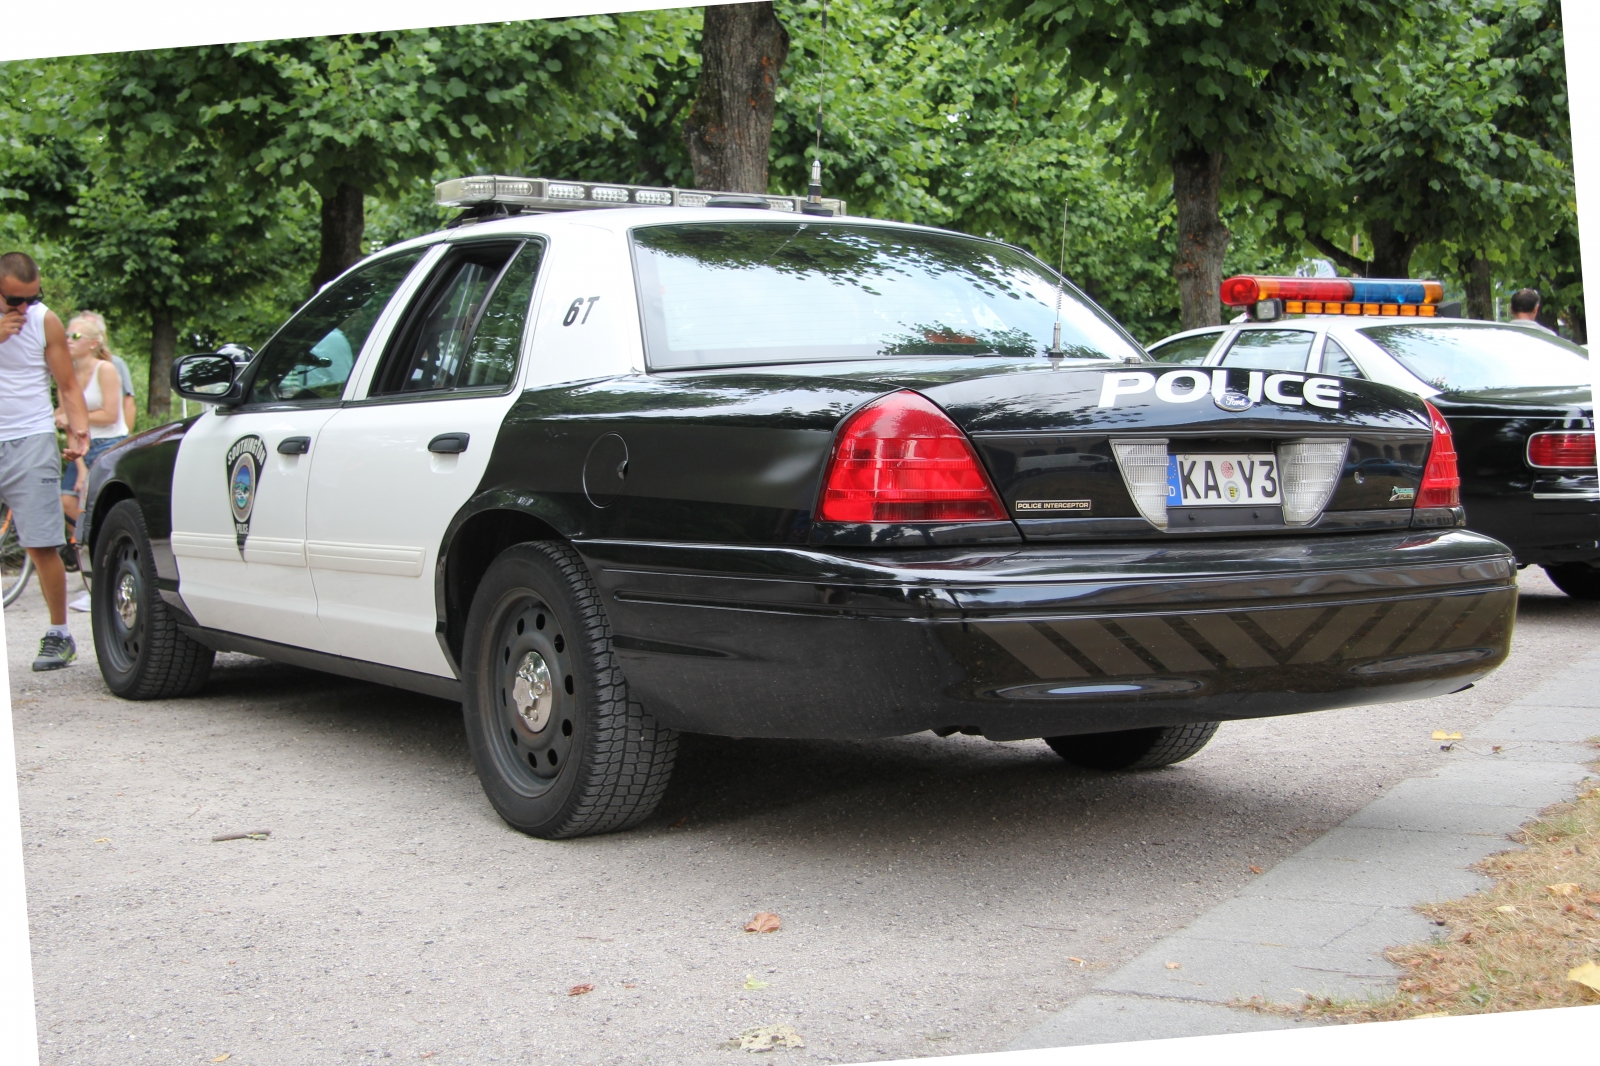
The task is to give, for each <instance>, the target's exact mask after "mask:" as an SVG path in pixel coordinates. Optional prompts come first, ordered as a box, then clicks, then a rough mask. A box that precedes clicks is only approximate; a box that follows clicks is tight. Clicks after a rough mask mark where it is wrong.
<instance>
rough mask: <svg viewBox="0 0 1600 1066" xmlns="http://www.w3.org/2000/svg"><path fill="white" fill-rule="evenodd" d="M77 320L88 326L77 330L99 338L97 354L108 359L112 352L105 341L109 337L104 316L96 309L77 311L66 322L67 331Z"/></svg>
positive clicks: (69, 330)
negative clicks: (70, 319) (69, 320)
mask: <svg viewBox="0 0 1600 1066" xmlns="http://www.w3.org/2000/svg"><path fill="white" fill-rule="evenodd" d="M79 322H81V323H83V324H84V325H85V326H88V327H89V328H88V329H83V330H79V332H81V333H87V334H90V335H91V336H98V337H99V338H100V350H99V352H98V353H97V354H98V355H99V357H100V358H101V359H105V360H108V361H109V360H110V358H111V354H112V353H111V345H110V344H108V343H107V341H108V340H109V338H108V337H107V335H106V320H105V316H104V315H102V314H100V312H98V311H79V312H78V313H77V314H75V315H73V316H72V321H71V322H68V323H67V327H68V332H71V327H72V326H73V324H74V323H79Z"/></svg>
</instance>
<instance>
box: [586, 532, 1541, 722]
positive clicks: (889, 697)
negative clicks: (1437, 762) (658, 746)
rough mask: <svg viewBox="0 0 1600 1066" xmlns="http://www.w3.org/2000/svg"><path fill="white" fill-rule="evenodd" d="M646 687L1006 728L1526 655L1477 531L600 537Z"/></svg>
mask: <svg viewBox="0 0 1600 1066" xmlns="http://www.w3.org/2000/svg"><path fill="white" fill-rule="evenodd" d="M574 547H575V548H577V549H578V550H579V551H580V552H581V553H582V554H583V555H584V557H585V558H586V560H587V561H588V563H589V565H590V568H591V570H592V572H593V573H594V576H595V578H596V580H597V582H598V583H599V585H600V588H601V592H602V594H603V596H604V599H605V604H606V609H607V611H608V613H609V615H610V619H611V625H612V631H613V635H614V637H615V641H616V645H617V649H618V655H619V656H620V658H621V660H622V663H623V669H624V672H625V674H626V675H627V678H628V681H629V685H630V687H631V688H632V690H633V692H634V694H635V695H636V696H637V697H638V698H639V699H640V700H641V701H642V702H643V703H644V704H645V706H646V708H647V709H648V710H649V711H650V712H651V713H653V714H655V715H656V716H657V717H658V718H660V719H661V720H662V721H664V722H665V723H666V724H668V725H671V726H674V727H676V728H679V729H684V730H688V731H692V732H703V733H718V734H725V735H734V736H764V737H795V738H801V737H818V738H820V737H877V736H896V735H901V734H906V733H914V732H918V731H921V730H924V729H930V728H933V729H937V728H948V727H958V728H966V729H969V730H976V731H981V732H983V733H984V734H985V735H987V736H990V737H992V738H995V739H1016V738H1023V737H1037V736H1057V735H1065V734H1069V733H1084V732H1099V731H1104V730H1112V729H1130V728H1139V727H1144V726H1151V725H1174V724H1179V723H1183V722H1194V721H1219V720H1225V719H1231V718H1255V717H1267V716H1271V715H1281V714H1295V713H1299V712H1303V711H1313V710H1322V709H1326V708H1331V707H1341V706H1350V705H1354V704H1363V703H1378V702H1385V701H1392V700H1403V699H1414V698H1418V697H1423V696H1432V695H1438V694H1441V693H1445V692H1450V691H1454V690H1456V689H1458V688H1460V687H1462V686H1463V685H1466V684H1467V683H1469V682H1471V681H1473V680H1475V679H1476V678H1479V677H1481V676H1483V675H1484V674H1486V673H1488V672H1489V671H1491V670H1493V669H1494V668H1495V667H1496V666H1498V665H1499V664H1500V662H1502V661H1503V660H1504V658H1505V656H1506V652H1507V650H1508V648H1509V644H1510V639H1511V630H1512V624H1513V619H1514V615H1515V610H1516V586H1515V578H1514V575H1515V569H1514V563H1513V560H1512V558H1511V555H1510V553H1509V552H1508V551H1507V550H1506V548H1505V547H1504V546H1503V545H1501V544H1499V543H1497V542H1496V541H1493V540H1490V539H1489V538H1487V537H1483V536H1480V535H1478V534H1475V533H1471V532H1468V531H1465V530H1441V531H1438V532H1426V533H1424V532H1417V531H1411V532H1394V533H1367V534H1352V535H1349V536H1322V537H1303V538H1295V539H1279V538H1271V539H1270V540H1269V539H1255V540H1249V541H1203V542H1202V541H1190V542H1182V543H1179V542H1168V543H1164V544H1140V545H1133V546H1083V545H1074V546H1071V547H1065V546H1063V547H1048V548H1043V547H1035V548H1020V549H1014V550H991V551H983V550H978V549H946V550H926V549H924V550H920V551H915V552H910V551H907V552H893V553H884V552H877V553H874V552H861V553H847V552H820V551H810V550H805V549H797V548H782V547H743V546H721V545H703V544H670V543H638V542H619V541H582V542H577V543H575V544H574Z"/></svg>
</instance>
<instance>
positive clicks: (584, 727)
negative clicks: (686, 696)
mask: <svg viewBox="0 0 1600 1066" xmlns="http://www.w3.org/2000/svg"><path fill="white" fill-rule="evenodd" d="M465 644H466V647H465V649H464V652H465V654H464V655H463V665H464V669H463V679H462V680H463V689H464V691H463V695H464V699H463V701H462V711H463V714H464V717H465V721H466V730H467V744H468V746H469V747H470V749H471V751H472V760H473V763H474V764H475V765H476V767H477V771H478V780H479V781H480V782H481V783H482V784H483V791H484V793H485V794H486V795H487V796H488V797H489V802H490V803H492V804H493V805H494V809H495V810H496V811H498V812H499V814H500V817H502V818H504V819H505V820H506V822H508V823H509V824H510V825H511V826H513V827H514V828H516V829H520V830H521V831H522V832H524V833H528V834H530V835H532V836H537V837H545V838H547V839H552V840H554V839H562V838H567V837H579V836H589V835H591V834H594V833H607V832H612V831H614V830H618V829H627V828H629V827H631V826H634V825H637V824H638V823H639V822H641V821H643V820H644V819H645V818H646V817H648V816H649V815H650V813H651V812H652V811H654V810H655V808H656V805H657V804H658V803H660V802H661V796H662V794H663V793H664V792H665V791H666V787H667V780H668V778H669V777H670V776H671V774H672V764H673V760H674V759H675V758H676V756H677V750H678V738H677V734H676V733H674V732H673V731H672V730H670V729H667V728H666V727H664V726H662V725H660V724H658V723H657V722H656V721H655V719H654V718H652V717H651V716H650V715H648V714H646V713H644V709H643V708H642V707H640V706H639V704H637V703H635V702H633V701H632V700H631V699H629V696H628V684H627V682H626V681H625V680H624V679H623V676H622V668H621V666H620V665H619V664H618V662H617V658H616V654H615V652H614V651H613V650H612V647H611V627H610V624H609V623H608V621H607V620H606V614H605V610H604V608H603V607H602V605H601V602H600V594H599V590H598V589H596V588H595V586H594V582H593V581H592V580H591V579H590V577H589V572H588V569H587V567H585V566H584V563H583V560H582V559H581V558H579V556H578V553H577V552H575V551H573V550H572V549H571V548H570V547H568V546H567V545H566V544H562V543H558V542H553V541H536V542H533V543H529V544H519V545H516V546H515V547H512V548H508V549H506V550H505V551H504V552H503V553H501V555H500V556H499V557H498V558H497V559H495V561H494V562H493V563H492V564H490V566H489V570H488V572H487V573H486V574H484V577H483V583H482V584H481V585H479V586H478V591H477V595H476V596H474V598H473V601H472V610H471V611H470V613H469V614H468V617H467V630H466V642H465Z"/></svg>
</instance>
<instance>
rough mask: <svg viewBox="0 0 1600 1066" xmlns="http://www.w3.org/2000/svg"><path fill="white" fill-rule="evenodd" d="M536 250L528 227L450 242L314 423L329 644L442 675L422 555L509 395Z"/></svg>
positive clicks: (321, 602) (318, 564)
mask: <svg viewBox="0 0 1600 1066" xmlns="http://www.w3.org/2000/svg"><path fill="white" fill-rule="evenodd" d="M542 254H543V244H542V242H541V241H539V240H537V239H515V240H505V239H500V240H489V239H474V240H463V241H459V242H456V243H455V244H454V246H453V247H451V249H450V250H449V251H448V252H447V253H446V254H445V255H444V256H443V257H442V258H441V259H440V260H439V261H438V262H437V263H436V264H435V265H434V266H433V268H432V269H431V270H430V271H429V274H428V278H427V280H426V281H425V282H424V283H423V284H422V285H421V286H420V287H419V288H418V290H417V293H416V295H415V296H414V297H413V299H412V300H411V303H410V306H409V307H408V308H407V309H406V311H405V313H404V315H403V316H402V317H401V318H400V319H399V320H398V322H397V324H396V326H395V329H394V331H393V333H392V334H391V336H390V338H389V341H388V343H387V344H386V345H385V349H384V352H383V354H382V357H381V359H380V360H379V361H378V363H377V365H376V367H375V368H374V370H373V372H372V375H371V378H370V381H369V383H368V385H367V386H366V388H365V390H364V395H362V396H360V397H359V398H356V399H354V400H352V401H350V402H348V403H346V404H345V405H344V407H343V408H342V409H341V410H340V411H339V412H338V413H337V414H335V415H334V416H333V417H332V418H331V419H330V420H329V422H328V424H327V425H326V426H325V427H324V428H323V431H322V435H321V440H320V442H319V447H320V449H321V454H322V461H321V462H319V463H318V464H317V465H316V466H315V468H314V469H313V470H312V472H311V485H310V496H309V500H310V504H309V513H308V519H307V531H306V539H307V544H306V555H307V560H308V562H309V564H310V573H311V578H312V584H313V585H314V587H315V589H316V596H317V611H318V617H319V619H320V621H321V625H322V628H323V632H324V633H325V634H326V637H327V640H328V643H329V650H331V651H334V652H335V653H337V654H340V655H345V656H350V657H352V658H357V659H363V660H366V661H368V662H375V663H383V664H386V665H389V666H396V667H401V668H403V669H407V670H414V671H420V672H423V673H432V674H438V675H441V676H445V677H451V676H454V675H453V672H452V671H451V668H450V665H449V662H448V660H447V659H446V658H445V656H444V653H443V651H442V649H441V648H440V647H439V643H438V639H437V637H436V636H435V628H436V622H435V619H436V612H435V606H434V566H435V564H436V562H437V554H438V549H439V544H440V541H441V540H442V539H443V536H444V531H445V527H446V526H447V525H448V524H449V522H450V520H451V519H452V518H453V517H454V516H455V514H456V512H457V511H458V510H459V509H460V508H461V506H462V505H463V504H464V503H466V501H467V500H468V499H469V498H470V497H471V495H472V493H473V491H474V490H475V489H476V488H477V485H478V483H479V481H480V480H481V479H482V477H483V472H484V469H485V468H486V467H487V465H488V462H489V456H490V454H491V452H492V451H493V450H494V443H495V437H496V435H497V434H498V432H499V429H500V425H501V423H502V421H503V420H504V419H505V416H506V412H507V411H508V410H509V409H510V407H511V404H512V403H513V402H515V399H516V397H515V394H514V393H515V389H514V386H515V383H516V379H517V374H518V370H519V367H520V363H521V355H522V350H523V347H524V342H525V334H526V332H527V329H526V324H527V320H528V314H529V309H530V306H531V304H532V301H533V293H534V285H535V282H536V281H537V278H538V273H539V263H540V259H541V256H542Z"/></svg>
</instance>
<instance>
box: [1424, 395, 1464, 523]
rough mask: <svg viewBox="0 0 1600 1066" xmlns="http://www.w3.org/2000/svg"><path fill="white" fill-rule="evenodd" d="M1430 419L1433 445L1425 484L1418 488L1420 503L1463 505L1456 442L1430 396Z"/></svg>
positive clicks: (1429, 452)
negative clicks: (1457, 467)
mask: <svg viewBox="0 0 1600 1066" xmlns="http://www.w3.org/2000/svg"><path fill="white" fill-rule="evenodd" d="M1422 406H1424V407H1426V408H1427V409H1428V421H1429V422H1430V423H1432V425H1433V447H1431V448H1429V449H1428V465H1427V467H1426V468H1425V469H1424V470H1423V472H1422V487H1421V488H1420V489H1418V490H1417V502H1416V506H1417V507H1460V506H1461V474H1460V473H1459V472H1458V471H1457V469H1456V445H1455V440H1454V439H1453V438H1452V437H1451V436H1450V423H1448V422H1446V421H1445V420H1444V415H1441V414H1440V413H1439V409H1438V408H1437V407H1435V406H1433V404H1431V403H1429V402H1428V401H1427V400H1423V401H1422Z"/></svg>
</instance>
